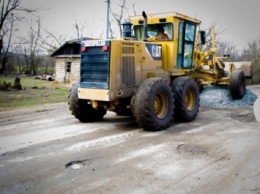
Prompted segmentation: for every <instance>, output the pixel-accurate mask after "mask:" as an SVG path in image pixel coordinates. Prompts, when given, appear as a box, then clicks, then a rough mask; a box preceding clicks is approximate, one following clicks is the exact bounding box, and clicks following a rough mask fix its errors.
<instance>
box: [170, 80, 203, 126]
mask: <svg viewBox="0 0 260 194" xmlns="http://www.w3.org/2000/svg"><path fill="white" fill-rule="evenodd" d="M172 90H173V93H174V99H175V110H174V112H175V113H174V115H175V120H176V121H180V122H187V121H193V120H194V119H195V118H196V117H197V114H198V111H199V105H200V104H199V102H200V99H199V91H198V87H197V84H196V82H195V81H194V79H191V78H189V77H186V76H184V77H179V78H176V79H175V80H174V81H173V83H172Z"/></svg>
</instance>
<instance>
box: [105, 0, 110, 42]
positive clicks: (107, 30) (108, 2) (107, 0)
mask: <svg viewBox="0 0 260 194" xmlns="http://www.w3.org/2000/svg"><path fill="white" fill-rule="evenodd" d="M105 2H107V29H106V39H108V32H109V8H110V0H106V1H105Z"/></svg>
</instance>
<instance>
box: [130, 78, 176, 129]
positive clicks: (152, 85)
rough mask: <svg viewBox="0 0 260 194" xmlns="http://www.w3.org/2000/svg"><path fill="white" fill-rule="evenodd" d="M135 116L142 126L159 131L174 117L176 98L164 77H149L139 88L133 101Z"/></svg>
mask: <svg viewBox="0 0 260 194" xmlns="http://www.w3.org/2000/svg"><path fill="white" fill-rule="evenodd" d="M133 106H134V107H133V109H132V110H133V111H134V117H135V118H136V120H137V122H138V123H139V125H140V127H142V128H144V129H146V130H152V131H158V130H163V129H165V128H167V127H168V126H169V125H170V123H171V120H172V118H173V110H174V99H173V94H172V91H171V88H170V86H169V84H168V83H167V82H166V81H165V80H164V79H162V78H155V77H154V78H149V79H147V80H145V81H144V82H143V83H142V84H141V85H140V86H139V87H138V89H137V91H136V94H135V96H134V102H133Z"/></svg>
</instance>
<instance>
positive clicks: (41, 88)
mask: <svg viewBox="0 0 260 194" xmlns="http://www.w3.org/2000/svg"><path fill="white" fill-rule="evenodd" d="M14 79H15V78H14V77H9V78H7V77H0V83H3V82H4V81H5V82H6V83H8V82H11V83H12V84H13V83H14ZM20 83H21V85H22V90H16V89H11V90H9V91H0V111H3V110H10V109H16V108H25V107H31V106H35V105H42V104H51V103H58V102H67V100H68V94H69V87H68V86H67V85H63V84H59V83H56V82H49V81H45V80H35V79H33V78H29V77H21V82H20Z"/></svg>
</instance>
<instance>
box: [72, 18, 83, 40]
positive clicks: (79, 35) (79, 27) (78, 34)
mask: <svg viewBox="0 0 260 194" xmlns="http://www.w3.org/2000/svg"><path fill="white" fill-rule="evenodd" d="M73 27H75V30H76V37H77V38H82V37H83V33H84V30H85V28H86V22H85V23H84V24H83V25H81V24H79V22H78V20H77V19H76V17H75V15H74V24H73Z"/></svg>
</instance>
